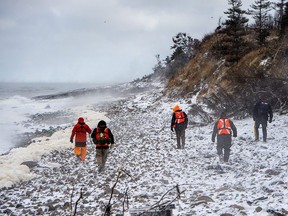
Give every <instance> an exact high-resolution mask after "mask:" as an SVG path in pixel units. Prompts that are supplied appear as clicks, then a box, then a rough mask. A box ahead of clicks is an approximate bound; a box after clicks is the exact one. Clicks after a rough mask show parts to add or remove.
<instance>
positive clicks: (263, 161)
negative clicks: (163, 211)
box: [0, 83, 288, 216]
mask: <svg viewBox="0 0 288 216" xmlns="http://www.w3.org/2000/svg"><path fill="white" fill-rule="evenodd" d="M142 84H143V83H142ZM142 84H141V83H139V84H138V85H139V86H138V87H139V88H140V87H141V88H144V87H145V88H147V87H146V86H141V85H142ZM143 85H144V84H143ZM128 87H129V86H128ZM147 89H150V90H149V91H145V92H141V91H139V92H138V93H135V94H133V95H132V96H129V97H128V98H125V99H123V100H120V99H119V100H114V101H110V102H109V103H101V104H100V105H99V104H97V102H95V103H93V104H89V103H83V104H81V105H79V106H73V109H72V108H71V109H69V112H70V111H71V113H74V114H75V119H74V123H76V122H75V121H76V119H77V118H76V116H83V117H84V118H85V120H86V122H87V123H88V125H90V126H91V127H92V128H94V127H95V126H96V124H97V122H98V121H99V120H101V119H104V120H106V121H107V123H108V127H109V128H110V129H111V130H112V132H113V134H114V136H115V141H116V146H115V148H114V149H112V151H111V153H110V155H109V157H108V162H107V164H106V169H105V170H104V172H102V173H98V172H97V167H96V165H95V162H94V154H95V150H94V148H93V145H92V144H91V143H89V149H88V155H87V159H86V161H85V163H84V164H79V161H77V158H76V157H75V156H74V154H73V145H72V144H71V143H69V136H70V133H71V129H72V124H71V123H72V122H69V123H68V124H67V125H66V126H65V127H64V128H63V129H61V130H57V131H56V132H54V133H53V134H52V136H51V137H37V138H35V139H34V140H33V142H32V143H31V144H30V145H29V146H27V147H22V148H15V149H13V150H11V151H10V153H9V154H7V155H2V156H1V157H0V164H1V167H0V186H1V191H0V204H1V208H0V213H1V214H3V215H71V214H72V212H73V211H74V207H75V202H76V201H77V199H78V198H79V197H80V191H82V198H81V199H80V201H79V203H78V206H77V215H104V212H105V207H107V204H108V202H109V199H110V197H111V189H112V188H113V186H114V185H115V183H117V184H116V186H115V188H114V191H113V196H112V199H111V201H112V202H111V204H112V206H111V214H112V215H116V214H124V215H127V216H128V215H131V212H132V211H133V210H136V209H142V210H145V211H150V212H151V211H153V210H157V209H158V207H159V206H166V205H168V204H174V206H175V209H173V210H172V211H173V215H203V216H204V215H215V216H216V215H217V216H218V215H275V214H276V213H281V214H282V215H286V214H288V198H287V197H288V142H287V141H288V140H287V139H288V138H287V126H288V117H287V115H282V116H279V115H277V113H276V114H275V117H274V120H273V122H272V123H271V124H269V125H268V142H267V143H263V142H262V141H259V142H254V137H253V120H252V118H246V119H243V120H236V119H235V120H234V119H233V117H232V119H233V121H234V123H235V125H236V127H237V129H238V137H237V138H236V139H234V140H233V146H232V152H231V157H230V162H229V163H228V164H219V161H218V157H217V155H216V146H215V144H212V143H211V133H212V128H213V123H210V124H208V125H206V126H198V125H200V124H201V122H200V121H201V118H200V117H199V116H193V115H191V114H190V115H189V113H190V112H189V110H191V107H192V104H193V103H194V101H195V100H194V98H192V99H191V100H189V101H187V100H186V101H184V100H181V101H173V100H171V99H167V98H162V97H161V91H162V86H161V85H159V86H158V85H157V84H154V85H153V86H150V87H148V88H147ZM191 103H192V104H191ZM176 104H179V105H180V106H181V107H182V108H183V110H184V111H186V112H187V113H188V117H189V120H190V121H191V122H194V123H195V122H196V123H198V124H189V126H188V129H187V132H186V140H187V142H186V148H185V149H184V150H180V149H176V148H175V147H176V138H175V134H174V133H172V132H171V131H170V120H171V114H172V113H171V108H172V107H173V106H174V105H176ZM215 120H216V119H215ZM260 134H261V133H260ZM29 161H30V163H27V162H29ZM31 161H33V162H35V163H32V162H31ZM23 162H26V164H27V165H28V166H30V169H29V168H28V166H27V165H23V164H22V163H23ZM21 164H22V165H21ZM117 177H119V179H118V180H117ZM139 212H141V211H140V210H139ZM275 212H276V213H275Z"/></svg>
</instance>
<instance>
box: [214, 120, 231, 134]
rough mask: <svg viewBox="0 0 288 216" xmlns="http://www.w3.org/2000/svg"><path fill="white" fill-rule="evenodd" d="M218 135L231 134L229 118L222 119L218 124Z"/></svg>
mask: <svg viewBox="0 0 288 216" xmlns="http://www.w3.org/2000/svg"><path fill="white" fill-rule="evenodd" d="M217 128H218V134H231V124H230V120H229V119H227V118H221V119H219V120H218V123H217Z"/></svg>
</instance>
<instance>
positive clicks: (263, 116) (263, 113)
mask: <svg viewBox="0 0 288 216" xmlns="http://www.w3.org/2000/svg"><path fill="white" fill-rule="evenodd" d="M272 119H273V112H272V108H271V105H270V104H269V103H268V102H267V101H266V100H265V99H263V98H262V99H261V100H260V101H258V102H257V103H256V104H255V106H254V109H253V120H254V121H255V123H254V134H255V140H256V141H259V126H260V125H261V126H262V133H263V141H264V142H266V141H267V121H268V120H269V123H271V122H272Z"/></svg>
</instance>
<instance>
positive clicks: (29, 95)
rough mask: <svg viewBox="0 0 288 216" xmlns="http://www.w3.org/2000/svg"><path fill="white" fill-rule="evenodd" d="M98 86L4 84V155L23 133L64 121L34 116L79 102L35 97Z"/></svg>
mask: <svg viewBox="0 0 288 216" xmlns="http://www.w3.org/2000/svg"><path fill="white" fill-rule="evenodd" d="M97 86H99V85H96V84H91V83H90V84H75V83H0V141H1V148H0V155H1V154H4V153H7V152H8V151H9V150H10V149H12V148H14V147H15V146H16V144H17V143H18V142H17V141H18V140H17V139H19V138H18V135H19V134H22V133H26V132H32V133H33V132H35V131H36V130H41V129H43V128H44V129H45V128H49V127H51V126H52V127H55V126H57V125H61V124H64V122H59V121H56V120H55V119H52V120H53V121H42V122H41V121H40V122H39V121H34V122H33V121H31V117H32V116H35V115H36V116H37V115H42V114H43V113H55V112H61V111H63V110H67V109H69V107H72V106H73V105H74V104H75V103H77V101H75V99H74V98H59V99H50V100H36V99H34V97H36V96H42V95H50V94H58V93H63V92H67V91H72V90H76V89H81V88H94V87H97ZM71 122H75V119H71ZM66 123H67V122H66Z"/></svg>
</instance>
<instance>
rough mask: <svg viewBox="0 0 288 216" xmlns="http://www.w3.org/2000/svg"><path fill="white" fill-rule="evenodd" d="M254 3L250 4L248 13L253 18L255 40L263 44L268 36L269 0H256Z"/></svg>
mask: <svg viewBox="0 0 288 216" xmlns="http://www.w3.org/2000/svg"><path fill="white" fill-rule="evenodd" d="M254 3H255V4H252V5H250V7H251V8H252V10H249V13H250V14H251V15H252V16H253V18H254V20H255V27H256V32H257V41H258V42H259V44H264V43H265V41H266V38H267V37H268V36H269V24H270V22H269V21H270V20H271V19H270V18H271V16H270V15H269V11H270V10H271V9H272V8H271V2H270V1H269V0H256V1H255V2H254Z"/></svg>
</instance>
